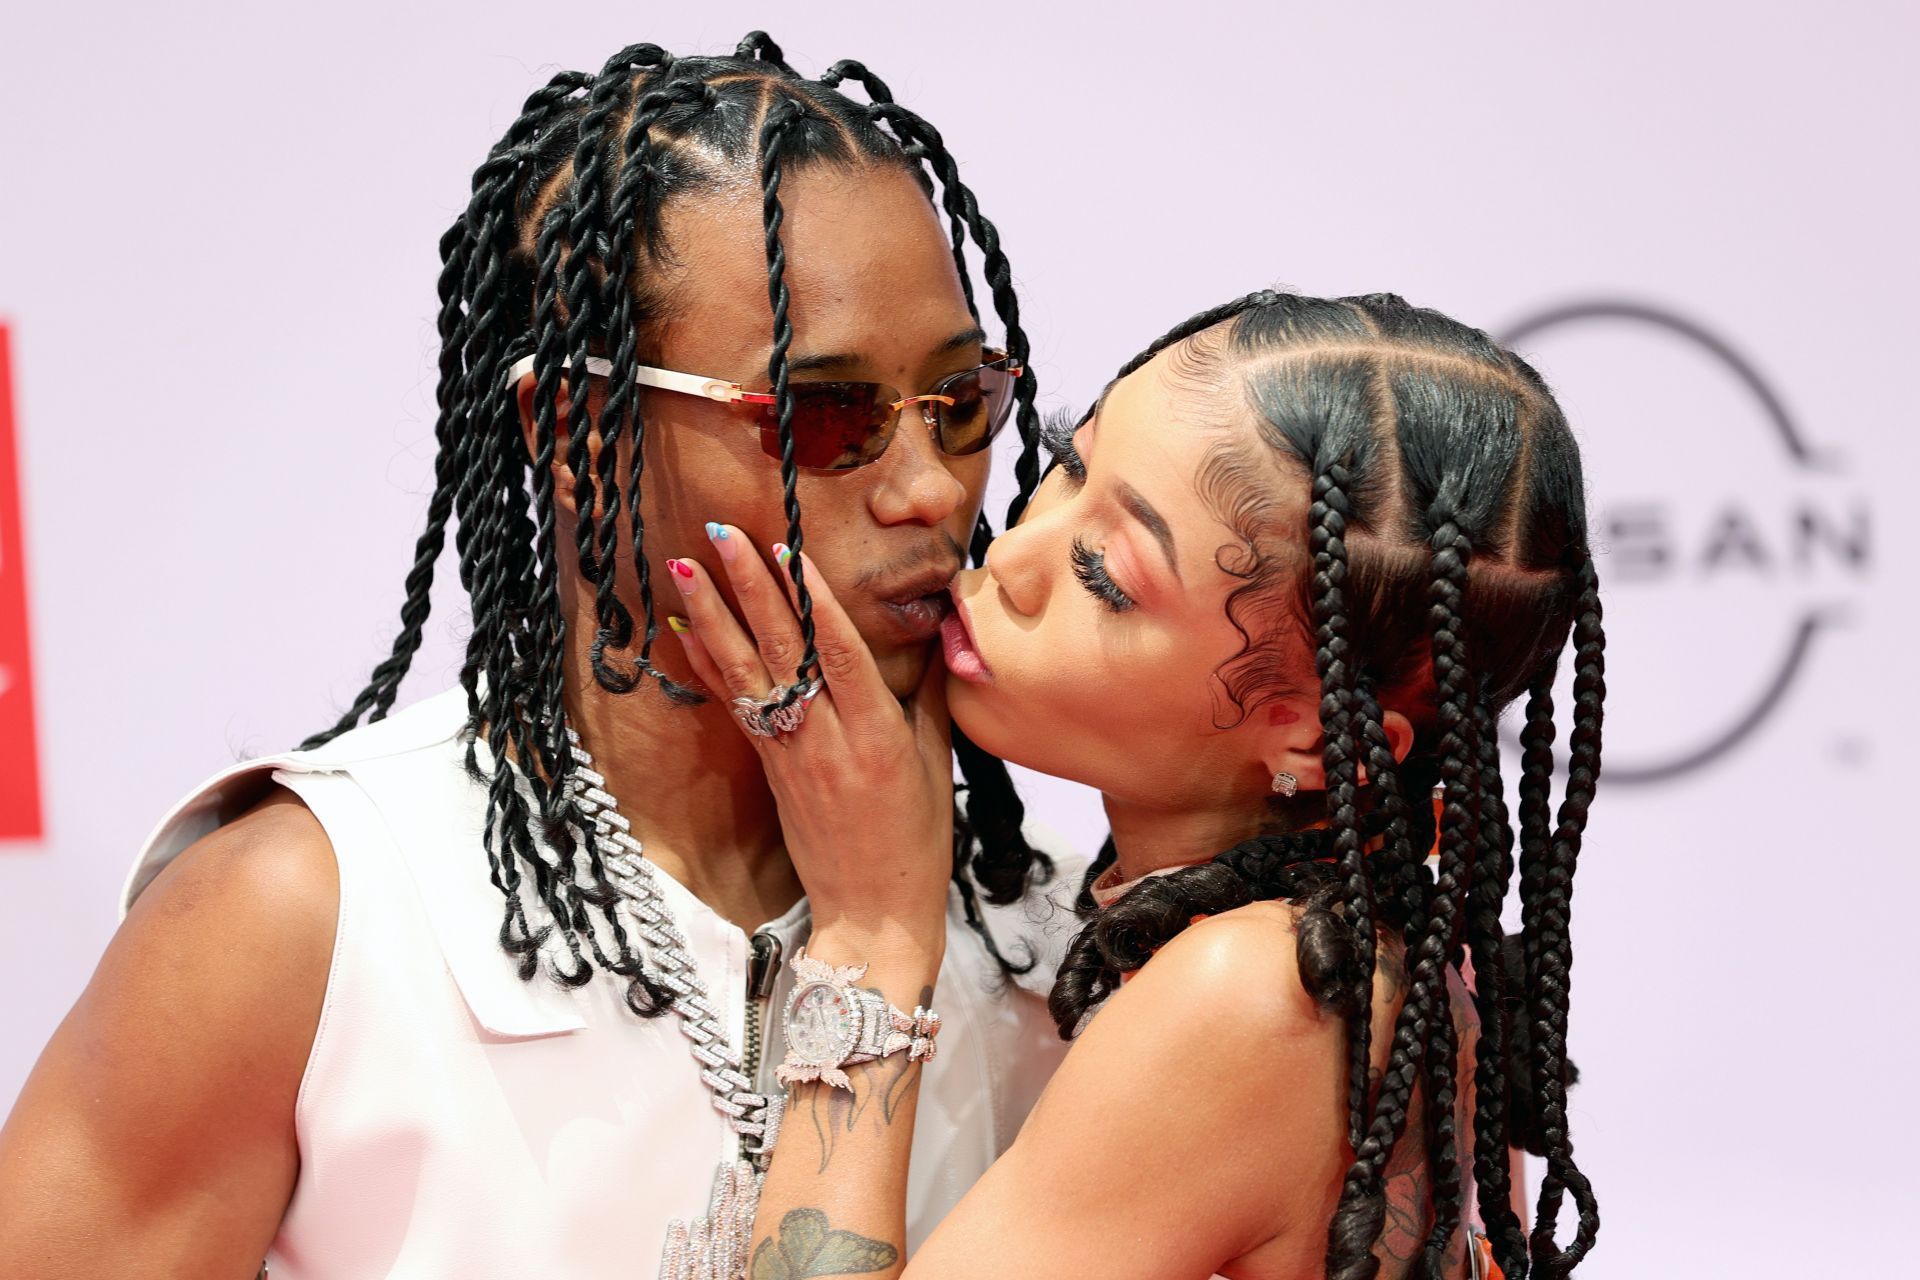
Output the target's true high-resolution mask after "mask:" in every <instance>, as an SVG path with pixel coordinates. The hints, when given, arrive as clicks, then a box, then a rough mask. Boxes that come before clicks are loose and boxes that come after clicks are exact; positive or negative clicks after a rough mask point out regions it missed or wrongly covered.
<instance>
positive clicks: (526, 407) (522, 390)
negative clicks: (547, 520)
mask: <svg viewBox="0 0 1920 1280" xmlns="http://www.w3.org/2000/svg"><path fill="white" fill-rule="evenodd" d="M537 381H538V378H537V376H536V375H535V374H532V373H529V374H526V375H525V376H524V377H522V378H521V379H520V381H518V382H516V383H515V384H514V386H513V399H514V404H515V405H516V407H518V409H519V411H520V439H521V442H522V443H523V444H525V445H526V449H527V461H528V462H529V463H532V462H533V460H534V459H536V458H538V457H539V456H540V436H539V428H538V427H537V426H536V425H535V423H534V418H533V388H534V385H535V383H536V382H537ZM555 400H556V401H557V404H556V408H557V409H558V410H559V415H558V417H557V418H556V419H555V421H556V424H557V426H556V431H555V435H556V437H557V439H556V441H555V445H554V450H553V500H554V503H555V504H556V505H557V506H559V508H560V509H561V510H562V511H565V512H566V513H567V514H568V515H577V514H578V512H577V511H576V510H575V508H574V503H573V470H572V468H570V467H569V466H567V448H568V434H567V425H568V424H567V415H568V410H569V407H570V406H571V405H572V403H573V397H572V393H571V391H570V389H569V388H568V385H567V380H566V379H565V378H562V379H560V391H559V394H558V395H557V396H556V397H555Z"/></svg>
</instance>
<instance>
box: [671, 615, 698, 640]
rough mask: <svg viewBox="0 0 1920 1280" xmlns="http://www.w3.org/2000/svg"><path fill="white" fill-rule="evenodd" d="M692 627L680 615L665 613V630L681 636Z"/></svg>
mask: <svg viewBox="0 0 1920 1280" xmlns="http://www.w3.org/2000/svg"><path fill="white" fill-rule="evenodd" d="M692 629H693V628H691V627H689V626H688V625H687V620H686V619H685V618H683V617H681V616H680V615H678V614H674V613H670V614H668V615H667V630H669V631H671V632H673V634H675V635H677V636H683V635H685V634H687V632H689V631H691V630H692Z"/></svg>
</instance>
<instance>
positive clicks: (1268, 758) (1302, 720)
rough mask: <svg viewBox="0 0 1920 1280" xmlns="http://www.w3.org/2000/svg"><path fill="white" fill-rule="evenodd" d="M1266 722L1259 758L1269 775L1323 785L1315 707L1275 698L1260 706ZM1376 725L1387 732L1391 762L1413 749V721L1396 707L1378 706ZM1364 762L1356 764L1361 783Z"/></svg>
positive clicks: (1305, 785)
mask: <svg viewBox="0 0 1920 1280" xmlns="http://www.w3.org/2000/svg"><path fill="white" fill-rule="evenodd" d="M1256 714H1258V715H1261V716H1264V717H1265V719H1266V724H1265V726H1264V731H1263V733H1262V747H1261V752H1260V755H1261V760H1262V762H1263V764H1264V766H1265V768H1266V770H1267V776H1268V778H1269V779H1271V778H1272V777H1273V775H1275V774H1277V773H1290V774H1292V775H1293V776H1294V778H1295V780H1296V781H1297V782H1298V784H1299V788H1300V790H1302V791H1325V790H1326V789H1327V769H1326V747H1325V745H1324V743H1323V742H1322V740H1321V733H1320V716H1319V714H1318V707H1316V706H1312V705H1309V704H1305V703H1304V700H1302V701H1300V702H1276V703H1272V704H1269V705H1268V706H1266V707H1263V708H1261V709H1260V711H1259V712H1257V713H1256ZM1380 727H1381V728H1382V729H1383V730H1385V732H1386V735H1387V749H1388V750H1390V751H1392V752H1393V758H1394V760H1395V762H1396V763H1397V762H1399V761H1403V760H1405V759H1406V758H1407V753H1408V752H1409V751H1411V750H1413V723H1412V722H1411V721H1410V720H1408V719H1407V718H1406V717H1405V716H1404V715H1402V714H1400V713H1399V712H1398V711H1394V710H1391V709H1389V708H1382V710H1381V712H1380ZM1366 781H1367V766H1366V764H1365V762H1364V761H1363V762H1362V763H1361V765H1360V771H1359V782H1360V783H1361V785H1363V786H1364V785H1365V784H1366Z"/></svg>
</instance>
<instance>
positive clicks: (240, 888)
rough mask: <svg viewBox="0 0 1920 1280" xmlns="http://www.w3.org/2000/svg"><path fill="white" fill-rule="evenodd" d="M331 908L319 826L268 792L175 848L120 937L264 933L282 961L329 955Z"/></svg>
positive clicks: (328, 861) (326, 850)
mask: <svg viewBox="0 0 1920 1280" xmlns="http://www.w3.org/2000/svg"><path fill="white" fill-rule="evenodd" d="M339 907H340V879H339V869H338V866H337V864H336V863H335V861H334V855H333V845H332V842H331V841H329V840H328V838H327V833H326V829H325V828H324V827H322V826H321V825H320V820H319V819H318V818H315V817H314V816H313V813H312V811H311V810H309V809H308V808H307V807H306V805H304V804H302V803H301V802H300V800H299V799H298V798H297V797H296V796H294V795H293V794H292V793H291V792H289V791H286V790H284V789H282V788H280V787H274V788H272V789H271V790H270V791H269V792H268V793H267V795H266V796H265V797H264V798H262V799H261V800H260V802H259V803H257V804H255V805H254V806H253V807H252V808H251V809H249V810H248V811H247V812H246V813H244V814H242V815H241V816H240V817H239V818H236V819H235V820H234V821H232V822H229V823H227V824H226V825H225V826H223V827H221V828H219V829H218V830H216V831H214V832H211V833H210V834H208V835H206V836H203V837H202V838H200V839H199V840H196V841H195V842H194V843H193V844H191V845H189V846H188V847H187V848H186V849H184V850H182V851H181V853H180V855H179V856H178V857H176V858H175V859H174V860H173V861H172V862H171V863H169V864H168V865H167V867H166V868H165V869H164V870H163V871H161V873H160V874H159V875H158V876H156V877H155V878H154V881H153V883H152V884H151V885H149V886H148V887H147V889H146V891H145V892H144V893H142V894H141V895H140V897H139V898H138V899H136V900H135V902H134V904H133V908H132V910H130V911H129V912H128V913H127V919H126V923H125V924H124V925H123V926H122V927H121V937H138V936H141V935H147V934H153V933H160V934H164V935H166V936H167V937H169V938H171V937H175V936H177V932H178V931H179V930H183V929H184V930H187V931H190V932H197V931H201V930H211V931H213V932H215V933H218V934H224V936H227V937H229V938H230V939H233V940H236V941H237V940H241V939H244V938H246V937H248V936H250V935H261V936H265V935H269V934H270V935H272V936H274V937H275V938H277V939H278V941H279V943H280V945H281V947H282V948H284V949H285V950H286V951H287V952H289V953H290V954H289V958H290V959H294V960H298V959H299V958H300V957H301V955H302V954H303V953H310V952H311V951H312V949H313V948H314V946H315V944H322V945H324V948H325V951H326V953H327V957H328V958H330V957H331V955H332V951H333V931H334V926H335V923H336V921H337V918H338V915H339ZM115 941H116V945H117V944H118V942H119V941H120V938H116V940H115ZM307 958H309V959H310V958H311V956H310V955H308V957H307ZM323 968H324V964H323Z"/></svg>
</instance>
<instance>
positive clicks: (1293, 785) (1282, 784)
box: [1273, 773, 1300, 796]
mask: <svg viewBox="0 0 1920 1280" xmlns="http://www.w3.org/2000/svg"><path fill="white" fill-rule="evenodd" d="M1299 789H1300V779H1298V778H1296V777H1294V776H1293V775H1292V774H1290V773H1276V774H1274V775H1273V790H1274V794H1276V795H1282V796H1290V795H1292V794H1293V793H1294V792H1296V791H1298V790H1299Z"/></svg>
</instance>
